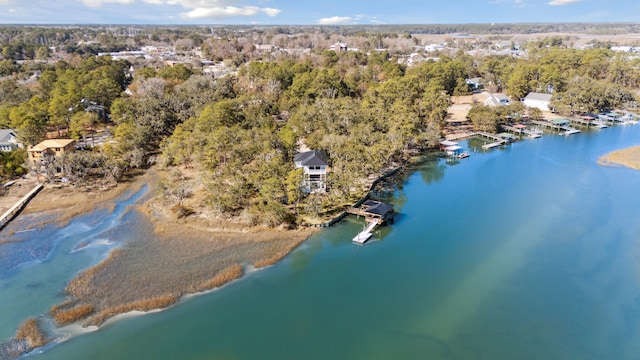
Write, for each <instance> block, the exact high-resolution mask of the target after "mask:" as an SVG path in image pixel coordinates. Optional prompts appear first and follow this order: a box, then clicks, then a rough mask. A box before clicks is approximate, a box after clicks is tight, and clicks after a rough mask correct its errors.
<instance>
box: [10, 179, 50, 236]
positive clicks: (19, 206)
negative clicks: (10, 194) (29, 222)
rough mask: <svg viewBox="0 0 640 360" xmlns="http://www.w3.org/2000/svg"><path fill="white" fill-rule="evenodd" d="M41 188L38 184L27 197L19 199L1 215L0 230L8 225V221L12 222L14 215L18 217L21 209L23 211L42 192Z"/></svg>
mask: <svg viewBox="0 0 640 360" xmlns="http://www.w3.org/2000/svg"><path fill="white" fill-rule="evenodd" d="M42 188H43V186H42V184H38V185H37V186H36V187H34V188H33V189H31V191H29V193H28V194H27V195H25V196H23V197H22V199H20V200H19V201H18V202H17V203H16V204H15V205H13V206H12V207H11V208H10V209H9V210H7V211H6V212H5V213H4V214H2V216H1V217H0V230H1V229H3V228H4V227H5V226H6V225H7V224H8V223H9V221H11V220H13V218H14V217H15V216H16V215H18V213H19V212H20V211H21V210H22V209H24V207H25V206H27V204H28V203H29V201H30V200H31V199H33V198H34V197H35V196H36V195H37V194H38V192H40V190H42Z"/></svg>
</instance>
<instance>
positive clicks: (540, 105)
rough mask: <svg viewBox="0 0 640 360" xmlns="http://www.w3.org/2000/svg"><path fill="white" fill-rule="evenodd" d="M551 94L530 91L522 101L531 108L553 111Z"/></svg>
mask: <svg viewBox="0 0 640 360" xmlns="http://www.w3.org/2000/svg"><path fill="white" fill-rule="evenodd" d="M551 96H552V95H551V94H543V93H536V92H530V93H529V94H527V96H525V97H524V99H522V103H523V104H524V105H525V106H527V107H530V108H537V109H540V110H542V111H551V107H550V106H549V104H550V103H551Z"/></svg>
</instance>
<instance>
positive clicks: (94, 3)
mask: <svg viewBox="0 0 640 360" xmlns="http://www.w3.org/2000/svg"><path fill="white" fill-rule="evenodd" d="M134 1H135V0H82V3H83V4H85V5H87V6H89V7H93V8H98V7H100V6H102V5H103V4H108V3H118V4H125V5H129V4H133V2H134Z"/></svg>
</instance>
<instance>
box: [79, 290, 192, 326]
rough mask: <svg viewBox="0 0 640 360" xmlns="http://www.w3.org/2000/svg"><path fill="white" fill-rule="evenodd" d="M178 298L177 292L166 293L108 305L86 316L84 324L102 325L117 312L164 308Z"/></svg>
mask: <svg viewBox="0 0 640 360" xmlns="http://www.w3.org/2000/svg"><path fill="white" fill-rule="evenodd" d="M179 298H180V296H179V295H178V294H167V295H163V296H157V297H154V298H151V299H141V300H138V301H135V302H132V303H128V304H121V305H117V306H112V307H108V308H106V309H103V310H101V311H100V312H99V313H97V314H95V315H94V316H92V317H90V318H88V319H87V321H86V322H85V323H84V324H85V325H96V326H99V325H102V324H103V323H104V321H105V320H106V319H108V318H110V317H113V316H115V315H118V314H123V313H127V312H131V311H149V310H153V309H161V308H165V307H167V306H169V305H172V304H175V303H176V302H177V301H178V299H179Z"/></svg>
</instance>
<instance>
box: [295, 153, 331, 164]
mask: <svg viewBox="0 0 640 360" xmlns="http://www.w3.org/2000/svg"><path fill="white" fill-rule="evenodd" d="M293 161H295V162H296V163H299V164H300V165H301V166H318V165H320V166H327V165H328V164H329V163H328V162H327V153H326V152H324V151H322V150H311V151H305V152H301V153H297V154H296V155H295V156H294V157H293Z"/></svg>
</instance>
